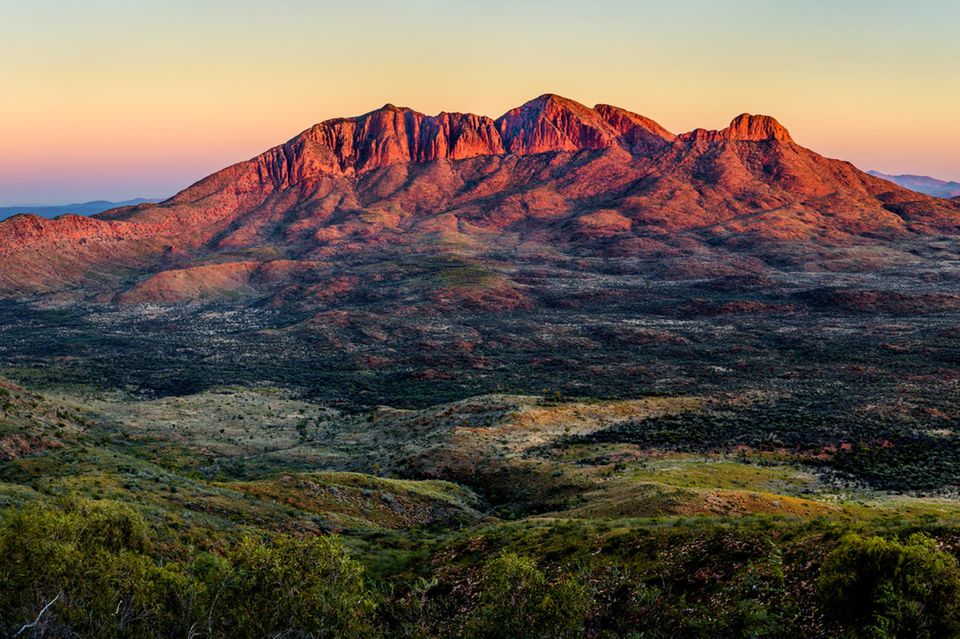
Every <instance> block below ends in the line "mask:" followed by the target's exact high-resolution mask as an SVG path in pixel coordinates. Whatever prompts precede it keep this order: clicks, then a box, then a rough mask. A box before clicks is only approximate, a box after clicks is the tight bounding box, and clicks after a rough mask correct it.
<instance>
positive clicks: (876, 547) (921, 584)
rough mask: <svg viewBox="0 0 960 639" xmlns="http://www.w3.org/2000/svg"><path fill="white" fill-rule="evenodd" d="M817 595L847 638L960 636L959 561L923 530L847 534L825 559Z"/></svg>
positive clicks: (897, 638)
mask: <svg viewBox="0 0 960 639" xmlns="http://www.w3.org/2000/svg"><path fill="white" fill-rule="evenodd" d="M820 594H821V596H822V597H823V599H824V603H825V605H826V607H827V608H828V610H830V611H831V612H832V614H833V615H834V617H835V619H836V620H837V621H838V623H839V625H840V627H841V628H843V629H844V632H845V635H846V636H848V637H855V638H857V639H903V638H907V637H909V638H917V639H945V638H949V637H957V636H960V569H958V567H957V560H956V559H955V558H954V557H953V556H952V555H950V554H948V553H946V552H943V551H941V550H938V549H937V546H936V543H935V542H934V541H933V540H932V539H930V538H929V537H926V536H924V535H919V534H916V535H912V536H911V537H910V538H909V539H907V541H906V542H900V541H899V540H895V539H894V540H887V539H883V538H881V537H861V536H859V535H853V534H851V535H847V536H845V537H844V538H843V539H842V540H841V541H840V545H839V546H838V547H837V548H836V550H834V551H833V552H832V553H831V554H830V555H829V556H828V557H827V560H826V561H825V562H824V565H823V567H822V569H821V572H820Z"/></svg>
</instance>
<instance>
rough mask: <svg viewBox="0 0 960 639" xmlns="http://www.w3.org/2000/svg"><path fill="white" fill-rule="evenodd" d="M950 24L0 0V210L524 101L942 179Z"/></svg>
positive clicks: (896, 10) (524, 6)
mask: <svg viewBox="0 0 960 639" xmlns="http://www.w3.org/2000/svg"><path fill="white" fill-rule="evenodd" d="M7 5H11V6H7ZM957 24H960V3H958V2H955V1H953V0H951V1H949V2H947V1H941V2H934V1H930V0H928V1H914V2H903V1H899V0H896V1H895V0H873V1H872V2H866V1H861V0H845V1H844V2H831V1H828V0H808V1H807V2H803V3H798V2H788V1H783V0H727V1H724V2H721V1H719V0H717V1H706V0H696V1H695V0H674V1H673V2H669V3H668V2H638V1H633V2H627V1H625V0H594V1H593V2H590V3H587V2H570V1H566V0H552V1H550V2H546V1H540V0H513V1H512V2H507V1H500V0H496V1H492V2H467V1H463V0H446V1H445V2H440V1H433V0H431V1H426V0H420V1H416V0H415V1H411V2H406V3H402V4H400V3H396V2H386V1H381V2H371V1H362V0H356V1H354V2H350V3H342V2H338V3H323V2H319V3H318V2H308V1H307V0H283V1H278V2H272V3H264V2H253V1H252V0H232V1H231V2H227V1H225V0H207V1H198V0H194V1H193V2H187V1H186V0H169V1H167V2H164V3H160V2H144V1H142V0H124V1H123V2H121V1H119V0H88V1H87V2H83V3H81V2H77V1H75V0H74V1H72V2H68V1H66V0H31V2H30V3H26V2H23V3H13V2H9V3H3V5H0V59H2V60H3V63H2V64H0V87H2V93H0V204H13V203H59V202H67V201H78V200H86V199H96V198H108V199H124V198H128V197H134V196H147V197H157V196H166V195H170V194H172V193H174V192H175V191H176V190H178V189H180V188H182V187H184V186H186V185H188V184H189V183H191V182H193V181H195V180H197V179H199V178H201V177H203V176H204V175H206V174H208V173H210V172H212V171H215V170H217V169H219V168H222V167H223V166H225V165H227V164H230V163H232V162H234V161H238V160H241V159H245V158H247V157H250V156H252V155H255V154H256V153H259V152H260V151H262V150H264V149H266V148H268V147H270V146H273V145H275V144H278V143H280V142H283V141H285V140H286V139H288V138H290V137H292V136H293V135H295V134H296V133H298V132H299V131H301V130H303V129H305V128H307V127H308V126H310V125H311V124H313V123H315V122H318V121H320V120H323V119H326V118H329V117H335V116H342V115H356V114H359V113H363V112H366V111H369V110H371V109H373V108H376V107H378V106H380V105H382V104H383V103H385V102H392V103H394V104H402V105H405V106H410V107H413V108H416V109H418V110H422V111H425V112H428V113H436V112H438V111H441V110H459V111H472V112H477V113H483V114H486V115H490V116H494V117H495V116H497V115H500V114H501V113H502V112H503V111H505V110H507V109H508V108H510V107H513V106H516V105H518V104H519V103H521V102H523V101H525V100H527V99H530V98H533V97H535V96H537V95H539V94H541V93H544V92H554V93H559V94H561V95H565V96H567V97H570V98H573V99H576V100H579V101H581V102H584V103H586V104H588V105H593V104H595V103H597V102H608V103H612V104H617V105H619V106H623V107H625V108H628V109H631V110H634V111H638V112H640V113H642V114H644V115H647V116H649V117H652V118H653V119H655V120H657V121H659V122H660V123H661V124H663V125H664V126H666V127H667V128H668V129H671V130H673V131H678V132H679V131H685V130H689V129H692V128H695V127H697V126H705V127H709V128H719V127H722V126H724V125H725V124H726V123H727V122H728V121H729V120H730V119H731V118H732V117H733V116H734V115H736V114H738V113H741V112H744V111H749V112H754V113H767V114H770V115H774V116H775V117H777V118H778V119H779V120H780V121H781V122H782V123H783V124H784V125H786V126H787V127H788V128H789V129H790V130H791V132H792V134H793V136H794V138H795V139H796V140H797V141H798V142H800V143H801V144H804V145H805V146H809V147H811V148H813V149H815V150H817V151H819V152H821V153H824V154H826V155H829V156H832V157H841V158H844V159H848V160H850V161H852V162H854V163H855V164H857V165H859V166H861V167H863V168H876V169H879V170H883V171H885V172H891V173H902V172H914V173H922V174H928V175H934V176H936V177H941V178H953V179H960V153H958V152H957V151H958V149H960V117H958V114H960V83H958V82H957V70H956V65H957V62H958V61H960V38H957V37H956V35H955V33H954V32H955V28H956V25H957Z"/></svg>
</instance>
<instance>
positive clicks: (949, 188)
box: [867, 171, 960, 198]
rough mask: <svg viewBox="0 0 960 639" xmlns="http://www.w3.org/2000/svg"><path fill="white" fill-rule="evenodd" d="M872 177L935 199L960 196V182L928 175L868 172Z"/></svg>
mask: <svg viewBox="0 0 960 639" xmlns="http://www.w3.org/2000/svg"><path fill="white" fill-rule="evenodd" d="M867 173H869V174H870V175H872V176H874V177H878V178H880V179H882V180H887V181H888V182H893V183H894V184H899V185H900V186H902V187H904V188H906V189H910V190H911V191H917V192H918V193H925V194H927V195H932V196H933V197H944V198H955V197H958V196H960V182H954V181H950V182H947V181H946V180H938V179H936V178H932V177H929V176H926V175H887V174H886V173H880V172H879V171H867Z"/></svg>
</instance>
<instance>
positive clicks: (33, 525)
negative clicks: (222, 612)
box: [0, 502, 203, 638]
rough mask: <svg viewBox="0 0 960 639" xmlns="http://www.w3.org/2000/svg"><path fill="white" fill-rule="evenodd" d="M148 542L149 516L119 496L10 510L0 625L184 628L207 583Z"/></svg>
mask: <svg viewBox="0 0 960 639" xmlns="http://www.w3.org/2000/svg"><path fill="white" fill-rule="evenodd" d="M149 546H150V540H149V538H148V535H147V526H146V524H145V522H144V521H143V518H142V517H141V516H140V515H139V514H137V513H136V512H135V511H133V510H132V509H130V508H128V507H126V506H122V505H119V504H116V503H113V502H79V503H73V504H69V505H67V507H65V508H62V509H53V508H49V507H31V508H29V509H27V510H25V511H23V512H20V513H16V514H13V515H10V516H9V517H8V518H7V521H6V522H5V524H4V525H3V528H2V529H0V628H2V629H3V630H6V631H10V634H13V632H16V631H17V630H19V629H20V628H21V627H22V626H23V625H24V624H28V623H32V622H36V625H35V626H33V627H32V629H33V635H34V636H41V635H51V636H59V635H71V636H77V635H79V636H89V637H108V638H109V637H134V638H136V637H155V636H174V635H181V636H183V635H186V634H187V632H188V630H189V627H190V625H191V624H192V623H193V620H194V619H195V618H196V617H197V616H198V614H199V609H200V607H201V606H202V599H203V592H202V588H201V586H200V584H198V583H197V582H195V581H194V580H193V579H192V578H191V576H190V575H189V574H187V573H186V572H185V571H184V570H183V568H182V566H181V565H179V564H177V563H175V562H174V563H166V564H164V565H158V564H157V562H155V561H154V560H153V559H152V558H151V557H150V556H149V555H147V554H146V552H147V550H148V548H149ZM51 602H52V603H51ZM48 604H50V605H49V606H48ZM44 609H45V612H43V614H42V615H41V614H40V613H41V611H44ZM24 636H31V635H29V634H26V635H24Z"/></svg>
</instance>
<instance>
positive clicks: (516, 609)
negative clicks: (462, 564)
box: [467, 553, 592, 639]
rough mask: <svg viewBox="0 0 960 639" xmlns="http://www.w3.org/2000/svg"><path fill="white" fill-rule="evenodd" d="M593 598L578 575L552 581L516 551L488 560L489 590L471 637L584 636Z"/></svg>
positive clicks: (473, 622) (474, 616) (474, 617)
mask: <svg viewBox="0 0 960 639" xmlns="http://www.w3.org/2000/svg"><path fill="white" fill-rule="evenodd" d="M591 604H592V597H591V595H590V592H589V590H588V589H587V588H586V587H585V586H584V585H582V584H580V583H579V582H578V581H577V580H576V579H573V578H572V577H566V578H563V579H561V580H559V581H557V582H555V583H550V582H549V581H548V580H547V578H546V576H545V575H544V574H543V573H542V572H541V571H540V570H539V569H538V568H537V566H536V564H535V563H534V562H533V560H531V559H528V558H525V557H519V556H517V555H515V554H513V553H507V554H503V555H501V556H500V557H497V558H496V559H492V560H490V561H489V562H487V564H486V566H485V567H484V571H483V593H482V595H481V597H480V605H479V607H478V608H477V609H476V610H475V611H474V612H473V614H472V616H471V619H470V621H469V626H468V628H467V636H469V637H471V638H476V639H484V638H491V639H493V638H497V639H538V638H541V637H542V638H543V639H548V638H549V639H564V638H567V637H580V636H582V635H583V628H584V624H585V623H586V618H587V614H588V613H589V612H590V606H591Z"/></svg>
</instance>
